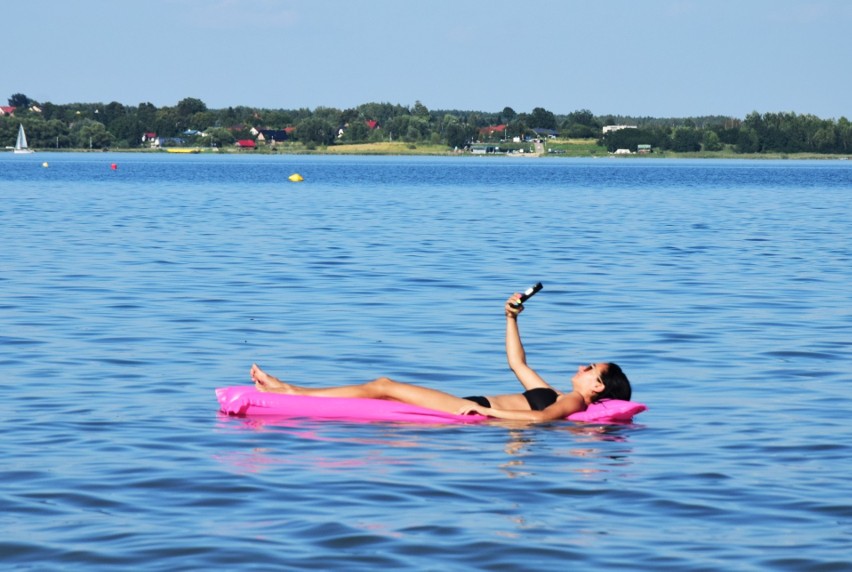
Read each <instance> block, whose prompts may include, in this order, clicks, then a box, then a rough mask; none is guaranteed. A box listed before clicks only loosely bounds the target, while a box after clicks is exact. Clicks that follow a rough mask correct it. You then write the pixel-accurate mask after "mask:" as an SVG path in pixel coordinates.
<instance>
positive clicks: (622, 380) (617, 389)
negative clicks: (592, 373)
mask: <svg viewBox="0 0 852 572" xmlns="http://www.w3.org/2000/svg"><path fill="white" fill-rule="evenodd" d="M606 365H607V367H606V371H605V372H603V373H602V374H601V381H602V382H603V384H604V390H603V391H601V392H600V393H598V394H597V395H595V398H594V400H593V401H600V400H602V399H623V400H624V401H630V396H631V394H632V393H633V390H632V389H630V380H628V379H627V376H626V375H624V372H623V371H621V368H620V367H618V365H617V364H614V363H608V364H606Z"/></svg>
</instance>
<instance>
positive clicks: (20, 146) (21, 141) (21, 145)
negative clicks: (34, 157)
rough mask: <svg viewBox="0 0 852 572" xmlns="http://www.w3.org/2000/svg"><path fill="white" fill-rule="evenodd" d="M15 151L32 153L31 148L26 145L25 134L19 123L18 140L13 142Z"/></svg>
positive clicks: (22, 126)
mask: <svg viewBox="0 0 852 572" xmlns="http://www.w3.org/2000/svg"><path fill="white" fill-rule="evenodd" d="M15 153H32V149H30V148H29V147H28V146H27V134H26V133H24V125H23V124H19V127H18V140H17V141H16V142H15Z"/></svg>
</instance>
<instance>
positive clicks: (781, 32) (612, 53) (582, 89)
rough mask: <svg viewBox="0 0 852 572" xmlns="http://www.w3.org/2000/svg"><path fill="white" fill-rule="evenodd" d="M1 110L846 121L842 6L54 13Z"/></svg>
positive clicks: (147, 8) (21, 12)
mask: <svg viewBox="0 0 852 572" xmlns="http://www.w3.org/2000/svg"><path fill="white" fill-rule="evenodd" d="M3 23H4V26H3V27H4V32H3V39H4V41H3V45H4V47H5V50H4V51H5V57H4V62H3V64H2V68H0V103H2V104H4V105H5V104H6V99H8V97H9V96H11V95H12V94H14V93H24V94H26V95H28V96H29V97H31V98H33V99H35V100H38V101H51V102H53V103H75V102H104V103H109V102H111V101H118V102H120V103H123V104H125V105H138V104H139V103H142V102H151V103H153V104H154V105H156V106H158V107H161V106H167V105H175V104H176V103H177V102H178V101H180V100H181V99H183V98H185V97H196V98H199V99H201V100H202V101H204V102H205V103H206V104H207V106H208V107H210V108H222V107H228V106H237V105H246V106H250V107H263V108H284V109H292V108H300V107H307V108H310V109H315V108H316V107H319V106H327V107H337V108H341V109H343V108H347V107H354V106H357V105H359V104H361V103H368V102H389V103H394V104H396V103H398V104H402V105H408V106H411V105H413V104H414V103H415V101H417V100H419V101H421V102H422V103H423V104H424V105H426V106H427V107H428V108H429V109H463V110H478V111H500V110H502V109H503V108H504V107H507V106H508V107H512V108H513V109H514V110H515V111H517V112H529V111H532V109H533V108H535V107H544V108H546V109H548V110H549V111H552V112H554V113H557V114H562V113H569V112H571V111H574V110H577V109H589V110H591V111H592V112H593V113H595V114H596V115H605V114H615V115H633V116H652V117H685V116H698V115H729V116H733V117H745V115H747V114H748V113H750V112H752V111H759V112H761V113H763V112H770V111H772V112H776V111H792V112H796V113H812V114H815V115H818V116H820V117H823V118H839V117H841V116H845V117H847V118H852V73H850V72H849V66H850V62H852V31H850V30H852V2H850V1H849V0H798V1H796V0H713V1H710V0H642V1H639V0H608V1H605V2H603V1H592V0H523V1H522V0H515V1H511V2H509V1H506V0H482V1H480V0H453V1H448V0H432V1H430V2H417V1H414V0H118V1H117V0H73V1H69V0H44V1H40V2H24V1H17V2H7V3H4V6H3Z"/></svg>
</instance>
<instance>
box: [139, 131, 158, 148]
mask: <svg viewBox="0 0 852 572" xmlns="http://www.w3.org/2000/svg"><path fill="white" fill-rule="evenodd" d="M156 139H157V134H156V133H154V132H152V131H149V132H147V133H143V134H142V143H148V144H149V145H151V147H154V146H155V145H154V141H155V140H156Z"/></svg>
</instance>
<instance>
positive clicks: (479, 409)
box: [456, 402, 489, 417]
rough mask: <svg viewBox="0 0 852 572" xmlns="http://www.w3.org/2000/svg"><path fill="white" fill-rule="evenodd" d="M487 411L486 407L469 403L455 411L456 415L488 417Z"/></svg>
mask: <svg viewBox="0 0 852 572" xmlns="http://www.w3.org/2000/svg"><path fill="white" fill-rule="evenodd" d="M488 411H489V408H488V407H483V406H481V405H479V404H477V403H473V402H471V404H470V405H465V406H464V407H460V408H459V410H458V411H456V415H485V416H486V417H488Z"/></svg>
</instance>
